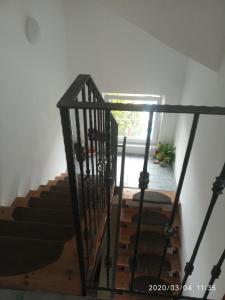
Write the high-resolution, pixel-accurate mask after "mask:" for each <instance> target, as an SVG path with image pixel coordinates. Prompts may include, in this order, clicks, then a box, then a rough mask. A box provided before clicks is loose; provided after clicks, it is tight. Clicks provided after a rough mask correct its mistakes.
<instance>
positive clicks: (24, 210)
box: [12, 207, 73, 225]
mask: <svg viewBox="0 0 225 300" xmlns="http://www.w3.org/2000/svg"><path fill="white" fill-rule="evenodd" d="M12 216H13V218H14V219H15V220H18V221H24V222H39V223H49V224H64V225H71V224H73V217H72V212H71V211H69V210H53V209H41V208H28V207H16V208H15V209H14V211H13V214H12Z"/></svg>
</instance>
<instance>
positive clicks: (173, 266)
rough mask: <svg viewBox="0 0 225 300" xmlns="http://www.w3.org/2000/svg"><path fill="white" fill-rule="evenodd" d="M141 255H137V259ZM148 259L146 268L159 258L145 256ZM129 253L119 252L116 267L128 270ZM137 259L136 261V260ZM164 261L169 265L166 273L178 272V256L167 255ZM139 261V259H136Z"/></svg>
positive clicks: (150, 255) (155, 255)
mask: <svg viewBox="0 0 225 300" xmlns="http://www.w3.org/2000/svg"><path fill="white" fill-rule="evenodd" d="M143 254H146V253H143ZM143 254H142V253H139V254H138V258H139V256H140V255H143ZM146 255H147V256H148V258H149V261H147V262H146V266H148V264H150V263H154V259H157V260H159V259H161V256H159V255H157V254H149V253H147V254H146ZM130 257H131V256H130V253H121V251H119V254H118V258H117V266H118V267H122V268H126V269H129V260H130ZM138 258H137V259H138ZM165 260H166V261H167V262H168V263H169V265H170V267H169V269H168V271H171V272H178V271H180V267H181V266H180V261H179V256H178V254H173V255H171V254H167V255H166V257H165ZM138 261H139V259H138Z"/></svg>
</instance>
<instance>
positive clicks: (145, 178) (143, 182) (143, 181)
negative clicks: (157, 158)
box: [130, 112, 153, 291]
mask: <svg viewBox="0 0 225 300" xmlns="http://www.w3.org/2000/svg"><path fill="white" fill-rule="evenodd" d="M152 120H153V112H150V114H149V121H148V129H147V138H146V145H145V156H144V165H143V171H142V172H141V173H140V178H139V187H140V189H141V195H140V203H139V210H138V220H137V230H136V239H135V245H134V256H133V263H132V271H131V272H132V273H131V283H130V290H131V291H133V288H134V276H135V269H136V267H137V253H138V245H139V236H140V228H141V215H142V209H143V202H144V195H145V189H147V188H148V183H149V173H148V172H147V165H148V157H149V150H150V143H151V132H152Z"/></svg>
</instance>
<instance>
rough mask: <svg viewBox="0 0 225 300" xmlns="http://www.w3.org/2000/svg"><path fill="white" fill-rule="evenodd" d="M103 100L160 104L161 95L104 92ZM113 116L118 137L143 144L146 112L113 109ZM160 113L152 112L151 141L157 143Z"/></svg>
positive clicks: (145, 130) (145, 129)
mask: <svg viewBox="0 0 225 300" xmlns="http://www.w3.org/2000/svg"><path fill="white" fill-rule="evenodd" d="M103 97H104V99H105V101H107V102H112V103H131V104H162V102H163V101H162V99H163V97H162V96H159V95H145V94H121V93H104V94H103ZM113 116H114V117H115V119H116V121H117V122H118V124H119V139H120V140H121V139H122V138H123V137H124V136H126V137H127V142H128V143H130V144H131V143H132V144H136V145H137V144H143V143H145V141H146V134H147V127H148V119H149V113H148V112H130V111H129V112H128V111H114V112H113ZM160 124H161V120H160V114H154V118H153V126H152V134H151V143H152V144H157V142H158V135H159V129H160Z"/></svg>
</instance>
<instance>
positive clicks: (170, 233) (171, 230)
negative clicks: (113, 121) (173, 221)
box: [163, 225, 177, 237]
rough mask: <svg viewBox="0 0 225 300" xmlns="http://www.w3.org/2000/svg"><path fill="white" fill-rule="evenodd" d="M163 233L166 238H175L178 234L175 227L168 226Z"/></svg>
mask: <svg viewBox="0 0 225 300" xmlns="http://www.w3.org/2000/svg"><path fill="white" fill-rule="evenodd" d="M163 233H164V234H165V236H166V237H175V236H176V234H177V230H176V228H175V227H173V226H169V225H166V226H165V227H164V228H163Z"/></svg>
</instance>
